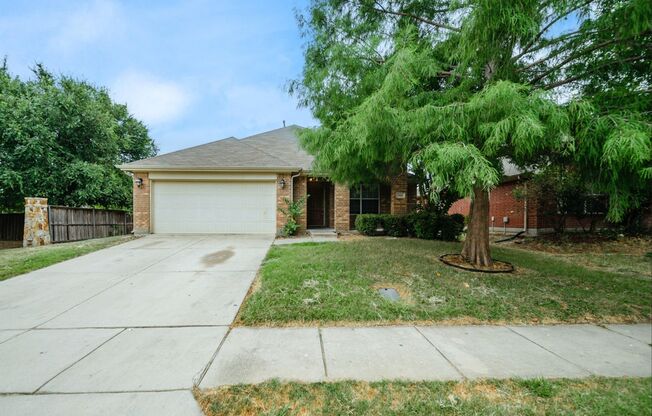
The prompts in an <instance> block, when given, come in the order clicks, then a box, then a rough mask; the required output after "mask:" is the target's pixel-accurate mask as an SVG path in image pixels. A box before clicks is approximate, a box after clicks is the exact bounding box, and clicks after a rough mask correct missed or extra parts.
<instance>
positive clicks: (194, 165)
mask: <svg viewBox="0 0 652 416" xmlns="http://www.w3.org/2000/svg"><path fill="white" fill-rule="evenodd" d="M299 129H301V127H299V126H295V125H293V126H288V127H284V128H280V129H276V130H272V131H268V132H265V133H260V134H256V135H253V136H249V137H246V138H244V139H236V138H235V137H229V138H226V139H222V140H217V141H214V142H210V143H206V144H202V145H199V146H194V147H189V148H187V149H181V150H177V151H175V152H171V153H166V154H163V155H160V156H155V157H151V158H148V159H142V160H138V161H135V162H131V163H126V164H123V165H121V166H119V168H120V169H122V170H126V171H130V170H147V169H156V170H172V169H180V170H192V169H199V170H211V169H215V170H220V169H230V170H237V169H243V170H244V169H252V170H257V169H271V170H276V169H278V170H298V169H305V170H308V169H310V166H311V165H312V162H313V157H312V156H310V155H309V154H308V153H307V152H306V151H305V150H303V149H302V148H301V147H300V145H299V139H298V136H297V132H298V130H299Z"/></svg>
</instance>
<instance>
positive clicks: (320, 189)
mask: <svg viewBox="0 0 652 416" xmlns="http://www.w3.org/2000/svg"><path fill="white" fill-rule="evenodd" d="M327 189H328V188H327V186H326V182H316V181H315V182H310V181H309V182H308V195H309V196H308V202H307V207H306V211H307V215H308V228H317V227H326V224H327V223H326V204H327V201H328V199H327V195H326V191H327Z"/></svg>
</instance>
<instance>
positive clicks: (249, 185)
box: [152, 181, 276, 234]
mask: <svg viewBox="0 0 652 416" xmlns="http://www.w3.org/2000/svg"><path fill="white" fill-rule="evenodd" d="M152 188H153V194H152V204H153V206H152V214H153V220H152V221H153V222H152V225H153V229H154V230H153V231H154V232H155V233H164V234H167V233H170V234H204V233H234V234H235V233H244V234H251V233H256V234H263V233H266V234H273V233H274V232H275V231H276V185H275V182H168V181H155V182H154V183H153V186H152Z"/></svg>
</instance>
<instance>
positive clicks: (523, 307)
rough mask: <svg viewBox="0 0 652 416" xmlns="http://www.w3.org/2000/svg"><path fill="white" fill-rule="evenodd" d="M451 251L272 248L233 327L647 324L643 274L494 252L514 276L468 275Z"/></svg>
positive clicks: (396, 243)
mask: <svg viewBox="0 0 652 416" xmlns="http://www.w3.org/2000/svg"><path fill="white" fill-rule="evenodd" d="M459 250H460V244H459V243H446V242H440V241H425V240H416V239H388V238H382V237H377V238H365V239H360V240H353V241H347V242H339V243H321V244H320V243H307V244H297V245H286V246H274V247H272V249H271V250H270V252H269V254H268V256H267V259H266V260H265V262H264V264H263V267H262V269H261V272H260V275H259V281H258V282H257V283H256V285H255V286H254V287H255V288H256V289H255V290H254V292H253V293H252V295H251V296H250V297H249V298H248V299H247V300H246V302H245V304H244V306H243V308H242V310H241V312H240V315H239V320H238V323H239V324H242V325H293V324H311V323H321V324H325V323H336V322H338V321H339V322H342V321H343V322H349V323H351V322H367V323H379V324H383V323H399V322H415V321H419V322H448V323H488V322H492V323H501V322H511V323H552V322H643V321H649V320H650V318H651V315H652V304H651V302H650V298H651V296H652V278H650V276H649V275H645V274H634V273H633V272H631V270H627V271H626V272H625V273H619V272H616V271H609V270H598V269H595V268H586V267H584V266H583V265H582V264H581V262H579V261H575V262H573V261H568V259H567V258H560V257H559V256H558V255H555V254H547V253H541V252H533V251H526V250H521V249H514V248H503V247H494V248H493V252H492V253H493V256H494V258H497V259H500V260H506V261H509V262H512V263H513V264H514V265H515V266H516V272H515V273H511V274H486V273H474V272H467V271H462V270H459V269H455V268H451V267H449V266H446V265H444V264H442V263H441V262H440V261H439V256H440V255H441V254H444V253H455V252H459ZM578 255H581V254H578ZM641 257H643V254H641ZM641 261H644V260H641ZM379 286H392V287H395V288H396V289H397V290H398V291H399V293H401V294H402V296H403V300H402V301H400V302H391V301H388V300H385V299H383V298H381V297H380V296H379V295H378V294H377V291H376V289H375V288H377V287H379Z"/></svg>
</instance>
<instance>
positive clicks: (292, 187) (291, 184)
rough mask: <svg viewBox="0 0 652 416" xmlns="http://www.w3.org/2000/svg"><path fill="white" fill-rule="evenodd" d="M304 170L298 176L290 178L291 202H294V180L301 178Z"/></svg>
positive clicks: (300, 170)
mask: <svg viewBox="0 0 652 416" xmlns="http://www.w3.org/2000/svg"><path fill="white" fill-rule="evenodd" d="M301 172H303V169H299V172H297V174H296V175H292V176H290V201H292V202H294V178H296V177H299V176H300V175H301Z"/></svg>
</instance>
